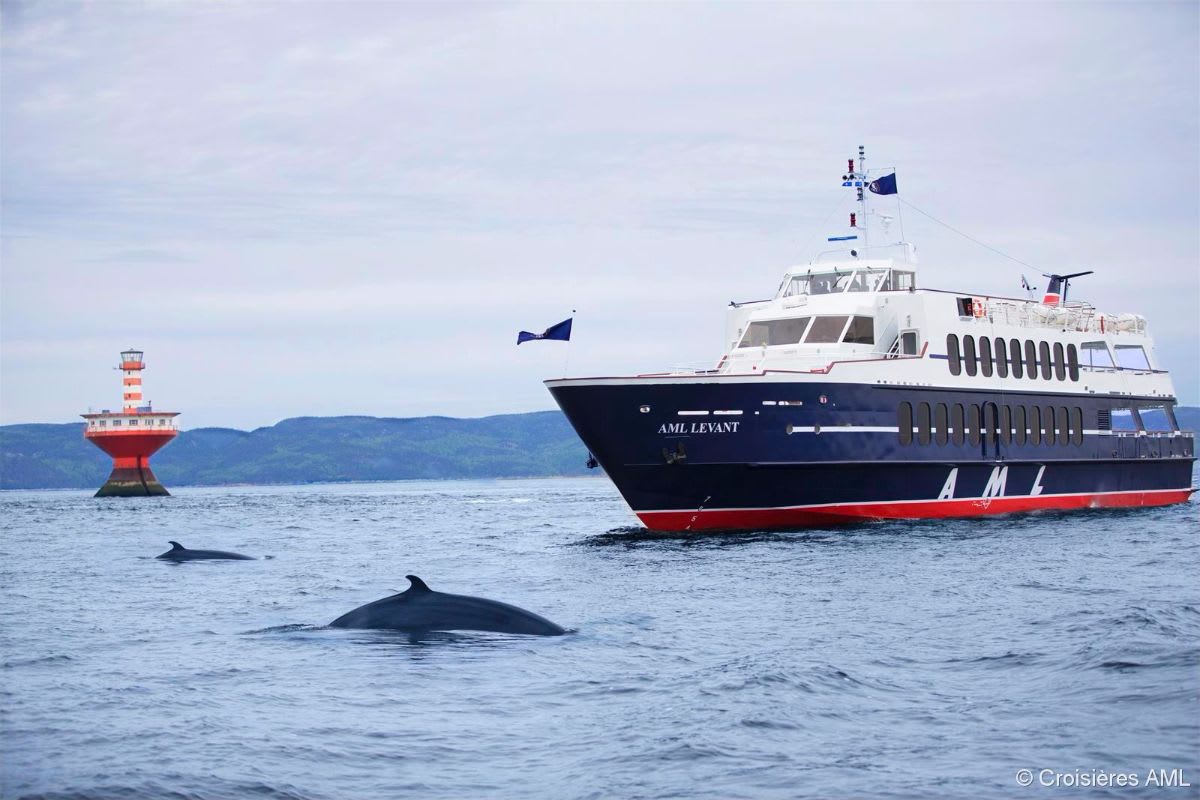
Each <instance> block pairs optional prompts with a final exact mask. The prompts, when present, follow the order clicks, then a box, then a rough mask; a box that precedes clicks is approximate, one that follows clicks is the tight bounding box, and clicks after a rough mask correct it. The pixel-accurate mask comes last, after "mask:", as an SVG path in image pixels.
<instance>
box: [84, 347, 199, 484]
mask: <svg viewBox="0 0 1200 800" xmlns="http://www.w3.org/2000/svg"><path fill="white" fill-rule="evenodd" d="M142 355H143V353H142V351H141V350H134V349H132V348H131V349H129V350H124V351H122V352H121V364H120V366H118V367H117V369H118V370H120V372H121V392H122V408H121V411H119V412H112V411H109V410H107V409H105V410H104V411H101V412H100V413H99V414H83V415H82V416H83V418H84V419H85V420H86V421H87V424H86V426H85V427H84V429H83V436H84V438H85V439H87V440H88V441H90V442H91V443H92V444H94V445H96V446H97V447H99V448H100V449H101V450H103V451H104V452H105V453H108V455H110V456H112V460H113V469H112V472H111V473H110V474H109V476H108V480H107V481H105V482H104V485H103V486H101V487H100V490H99V491H97V492H96V497H151V496H156V495H169V494H170V492H168V491H167V490H166V487H164V486H163V485H162V484H161V483H160V482H159V480H158V478H156V477H155V476H154V473H153V472H152V471H151V470H150V456H152V455H154V453H156V452H158V450H159V449H161V448H162V446H163V445H165V444H166V443H167V442H169V441H171V440H172V439H174V438H175V437H176V436H177V435H178V433H179V430H178V429H177V428H176V427H175V417H177V416H179V414H178V412H175V411H155V410H154V409H153V408H152V407H151V405H150V403H149V401H144V400H143V399H142V370H143V369H145V366H146V365H145V362H144V361H143V360H142Z"/></svg>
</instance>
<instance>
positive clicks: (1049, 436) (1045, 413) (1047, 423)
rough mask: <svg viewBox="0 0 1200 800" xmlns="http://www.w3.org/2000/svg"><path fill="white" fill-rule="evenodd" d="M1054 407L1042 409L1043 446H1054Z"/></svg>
mask: <svg viewBox="0 0 1200 800" xmlns="http://www.w3.org/2000/svg"><path fill="white" fill-rule="evenodd" d="M1054 423H1055V419H1054V406H1045V407H1043V408H1042V444H1045V445H1047V446H1049V445H1052V444H1054Z"/></svg>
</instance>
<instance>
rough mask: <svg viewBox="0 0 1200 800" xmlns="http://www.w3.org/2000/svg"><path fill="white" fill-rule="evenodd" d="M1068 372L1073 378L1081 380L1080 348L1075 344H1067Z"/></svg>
mask: <svg viewBox="0 0 1200 800" xmlns="http://www.w3.org/2000/svg"><path fill="white" fill-rule="evenodd" d="M1067 374H1068V375H1069V376H1070V377H1071V380H1073V381H1078V380H1079V350H1077V349H1076V347H1075V345H1073V344H1069V345H1067Z"/></svg>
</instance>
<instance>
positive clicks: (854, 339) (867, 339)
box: [842, 317, 875, 344]
mask: <svg viewBox="0 0 1200 800" xmlns="http://www.w3.org/2000/svg"><path fill="white" fill-rule="evenodd" d="M842 341H843V342H850V343H851V344H875V318H874V317H853V318H852V319H851V320H850V327H849V328H847V329H846V335H845V336H844V337H842Z"/></svg>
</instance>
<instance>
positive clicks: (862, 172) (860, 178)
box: [855, 144, 871, 258]
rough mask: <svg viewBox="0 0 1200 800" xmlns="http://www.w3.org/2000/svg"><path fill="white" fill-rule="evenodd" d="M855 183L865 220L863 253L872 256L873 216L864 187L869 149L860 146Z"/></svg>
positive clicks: (860, 209) (860, 208) (868, 256)
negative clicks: (871, 216) (868, 207)
mask: <svg viewBox="0 0 1200 800" xmlns="http://www.w3.org/2000/svg"><path fill="white" fill-rule="evenodd" d="M856 177H857V180H856V181H855V183H857V184H859V186H858V205H859V211H860V213H862V220H863V254H864V255H865V256H867V258H870V257H871V218H870V217H869V216H867V192H866V189H865V188H864V187H865V185H866V182H867V149H866V148H865V147H863V146H862V145H861V144H860V145H859V146H858V175H857V176H856Z"/></svg>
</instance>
